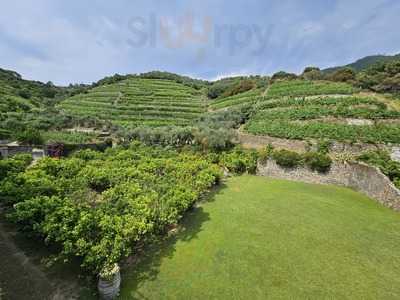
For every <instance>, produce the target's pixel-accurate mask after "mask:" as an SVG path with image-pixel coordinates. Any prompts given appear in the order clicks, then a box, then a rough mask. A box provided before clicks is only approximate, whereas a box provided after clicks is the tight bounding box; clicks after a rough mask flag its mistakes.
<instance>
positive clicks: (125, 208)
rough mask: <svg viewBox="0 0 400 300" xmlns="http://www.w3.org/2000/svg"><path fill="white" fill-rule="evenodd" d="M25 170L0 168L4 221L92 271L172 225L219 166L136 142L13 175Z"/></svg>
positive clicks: (13, 165) (52, 161)
mask: <svg viewBox="0 0 400 300" xmlns="http://www.w3.org/2000/svg"><path fill="white" fill-rule="evenodd" d="M19 164H21V166H20V165H19ZM3 165H4V166H5V167H3ZM10 165H11V166H10ZM25 165H26V164H25V163H19V161H16V162H14V161H12V162H10V161H9V160H6V161H3V162H2V173H4V174H6V176H7V177H6V178H5V179H3V181H1V184H0V194H1V197H0V198H1V199H2V204H3V205H7V206H8V207H9V208H10V214H9V216H10V218H11V220H13V221H14V222H16V223H17V224H19V225H20V226H21V227H22V228H23V229H24V230H28V231H32V232H34V233H36V234H37V235H39V236H40V237H42V238H43V239H44V240H45V241H46V242H47V243H51V244H56V245H59V246H60V249H61V250H60V258H64V259H68V258H69V257H73V256H78V257H81V258H82V265H83V266H84V267H86V268H87V269H89V270H91V271H93V272H96V273H98V272H99V271H101V270H102V269H104V268H107V267H110V266H113V265H114V263H118V262H119V261H120V260H121V259H123V258H124V257H127V256H128V255H130V254H132V252H133V251H134V246H135V244H136V243H137V242H139V241H143V240H144V239H145V238H146V237H148V236H149V235H151V234H154V233H158V232H160V231H163V230H164V229H165V228H166V226H168V225H170V224H174V223H176V222H177V221H178V220H179V219H180V218H181V216H182V214H183V213H184V212H185V211H186V210H187V209H188V208H189V207H190V206H191V205H193V203H194V202H195V201H196V200H198V199H199V197H200V196H201V195H203V194H204V193H205V192H206V191H207V190H208V189H209V188H211V187H212V186H213V185H214V184H215V183H216V182H218V181H219V179H220V176H221V174H220V169H219V167H217V166H216V165H215V164H212V163H211V162H210V161H209V160H207V159H205V158H202V157H201V156H199V155H197V154H194V153H192V152H181V153H177V152H175V151H168V150H165V149H162V148H151V147H145V146H142V145H140V144H137V143H133V144H131V146H130V147H129V148H127V149H123V148H115V149H108V150H107V151H106V152H105V153H100V152H93V151H90V150H86V151H81V152H77V153H76V154H75V155H74V156H72V157H71V158H67V159H60V160H55V159H50V158H45V159H42V160H40V161H39V162H38V163H37V164H36V165H34V166H32V167H30V168H29V169H27V170H26V171H25V172H22V173H18V171H20V169H21V168H22V167H24V166H25ZM14 169H17V170H16V171H15V172H14ZM3 170H5V171H3ZM10 170H11V171H10ZM10 172H13V173H14V174H15V175H14V176H8V174H9V173H10Z"/></svg>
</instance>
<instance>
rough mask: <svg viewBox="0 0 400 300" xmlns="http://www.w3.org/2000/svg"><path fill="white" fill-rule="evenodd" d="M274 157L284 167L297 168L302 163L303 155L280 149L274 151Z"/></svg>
mask: <svg viewBox="0 0 400 300" xmlns="http://www.w3.org/2000/svg"><path fill="white" fill-rule="evenodd" d="M272 158H273V159H274V160H275V161H276V163H277V164H278V165H280V166H281V167H284V168H296V167H299V166H301V165H302V163H303V157H302V156H301V154H298V153H296V152H293V151H288V150H278V151H274V152H273V153H272Z"/></svg>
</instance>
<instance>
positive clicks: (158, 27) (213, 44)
mask: <svg viewBox="0 0 400 300" xmlns="http://www.w3.org/2000/svg"><path fill="white" fill-rule="evenodd" d="M128 28H129V32H130V35H129V38H128V39H127V42H128V44H129V45H130V46H131V47H135V48H138V47H154V48H155V47H165V48H168V49H180V48H184V47H191V48H193V47H195V49H197V50H198V51H202V50H204V49H212V48H213V49H223V50H225V51H226V53H227V54H228V55H237V54H240V53H242V52H243V51H248V52H249V53H250V54H251V55H262V54H265V51H266V50H267V48H268V43H269V42H270V38H271V35H272V32H273V28H274V27H273V25H268V26H259V25H257V24H217V23H216V22H215V21H214V19H213V18H212V17H210V16H203V17H195V16H194V14H193V13H186V14H184V15H182V16H181V17H166V16H158V15H157V14H155V13H153V14H150V15H148V16H147V17H141V16H137V17H133V18H131V19H130V20H129V23H128Z"/></svg>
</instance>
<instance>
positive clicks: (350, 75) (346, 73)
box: [327, 68, 356, 82]
mask: <svg viewBox="0 0 400 300" xmlns="http://www.w3.org/2000/svg"><path fill="white" fill-rule="evenodd" d="M327 79H328V80H331V81H335V82H349V81H355V79H356V72H354V70H353V69H351V68H342V69H339V70H337V71H335V72H333V73H332V74H330V75H329V76H328V78H327Z"/></svg>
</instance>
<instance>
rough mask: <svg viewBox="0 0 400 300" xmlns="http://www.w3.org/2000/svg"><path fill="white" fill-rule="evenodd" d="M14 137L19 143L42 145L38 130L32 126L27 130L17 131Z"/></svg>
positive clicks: (42, 141)
mask: <svg viewBox="0 0 400 300" xmlns="http://www.w3.org/2000/svg"><path fill="white" fill-rule="evenodd" d="M16 138H17V141H18V142H20V143H21V144H27V145H42V144H43V143H44V140H43V137H42V136H41V134H40V131H38V130H35V129H32V128H28V129H27V130H25V131H23V132H20V133H18V134H17V136H16Z"/></svg>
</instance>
